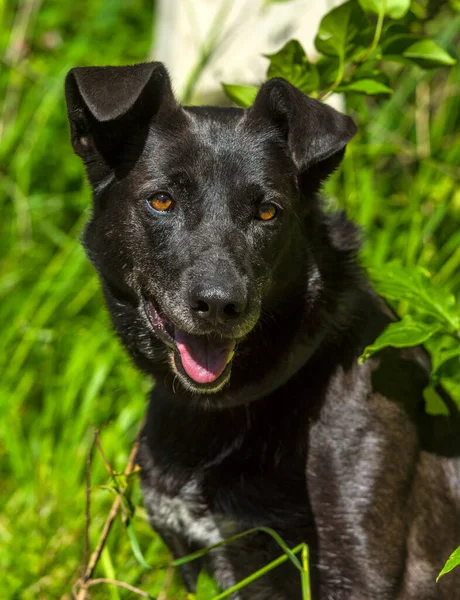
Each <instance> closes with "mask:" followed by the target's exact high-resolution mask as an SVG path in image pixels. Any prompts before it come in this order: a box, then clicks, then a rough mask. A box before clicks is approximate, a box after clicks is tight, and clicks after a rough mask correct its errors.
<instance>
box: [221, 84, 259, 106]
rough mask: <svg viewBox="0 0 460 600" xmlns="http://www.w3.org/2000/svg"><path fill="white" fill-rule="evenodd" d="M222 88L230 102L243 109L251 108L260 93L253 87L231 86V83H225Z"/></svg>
mask: <svg viewBox="0 0 460 600" xmlns="http://www.w3.org/2000/svg"><path fill="white" fill-rule="evenodd" d="M222 87H223V88H224V92H225V93H226V94H227V96H228V97H229V98H230V100H231V101H232V102H234V103H235V104H237V105H238V106H242V107H243V108H247V107H248V106H251V104H252V103H253V102H254V99H255V97H256V95H257V92H258V91H259V88H257V87H254V86H252V85H231V84H229V83H223V84H222Z"/></svg>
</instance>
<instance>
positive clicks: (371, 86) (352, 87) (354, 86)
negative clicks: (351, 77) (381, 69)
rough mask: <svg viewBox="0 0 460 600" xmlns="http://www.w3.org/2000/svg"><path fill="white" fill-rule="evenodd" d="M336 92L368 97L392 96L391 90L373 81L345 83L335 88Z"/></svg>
mask: <svg viewBox="0 0 460 600" xmlns="http://www.w3.org/2000/svg"><path fill="white" fill-rule="evenodd" d="M334 91H336V92H358V93H360V94H367V95H368V96H375V95H376V94H392V93H393V90H391V89H390V88H389V87H387V86H386V85H384V84H383V83H380V82H379V81H376V80H375V79H358V80H357V81H352V82H351V83H346V84H345V85H341V86H339V87H338V88H336V89H335V90H334Z"/></svg>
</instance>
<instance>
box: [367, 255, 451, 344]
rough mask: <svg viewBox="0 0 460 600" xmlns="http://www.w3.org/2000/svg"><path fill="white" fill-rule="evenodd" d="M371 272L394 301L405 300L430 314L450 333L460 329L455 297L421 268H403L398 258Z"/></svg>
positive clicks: (379, 288)
mask: <svg viewBox="0 0 460 600" xmlns="http://www.w3.org/2000/svg"><path fill="white" fill-rule="evenodd" d="M368 272H369V275H370V277H371V279H372V281H373V282H374V286H375V288H376V290H377V291H378V293H379V294H381V295H382V296H384V297H385V298H387V299H388V300H391V301H393V302H401V301H405V302H407V303H408V304H409V307H410V308H411V310H412V311H413V312H418V313H420V314H424V315H429V316H430V317H432V318H434V319H436V321H437V322H438V323H441V324H442V325H443V327H444V328H446V329H447V330H448V331H449V332H453V333H456V332H457V331H458V330H459V329H460V317H459V315H458V314H457V313H456V311H455V298H454V296H453V295H452V294H451V293H450V292H448V291H446V290H445V289H443V288H441V287H437V286H435V285H434V284H433V283H432V282H431V280H430V279H429V277H428V276H427V272H426V271H425V270H424V269H421V268H420V267H403V266H402V265H401V263H400V262H398V261H395V262H391V263H389V264H387V265H386V266H383V267H379V268H369V269H368Z"/></svg>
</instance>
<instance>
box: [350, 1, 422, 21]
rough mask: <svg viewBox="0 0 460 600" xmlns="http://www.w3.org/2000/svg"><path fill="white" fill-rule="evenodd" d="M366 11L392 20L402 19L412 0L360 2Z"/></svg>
mask: <svg viewBox="0 0 460 600" xmlns="http://www.w3.org/2000/svg"><path fill="white" fill-rule="evenodd" d="M359 3H360V4H361V6H362V7H363V9H364V10H365V11H368V12H373V13H376V14H377V15H378V14H380V11H381V10H383V11H384V13H383V14H384V15H385V16H387V17H391V18H392V19H401V18H402V17H404V15H405V14H406V13H407V11H408V10H409V8H410V0H359Z"/></svg>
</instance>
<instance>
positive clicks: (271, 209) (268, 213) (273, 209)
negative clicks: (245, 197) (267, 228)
mask: <svg viewBox="0 0 460 600" xmlns="http://www.w3.org/2000/svg"><path fill="white" fill-rule="evenodd" d="M277 214H278V207H277V206H276V204H272V203H271V202H265V203H264V204H261V205H260V206H259V212H258V214H257V216H258V218H259V219H260V220H261V221H271V220H272V219H274V218H275V217H276V215H277Z"/></svg>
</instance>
